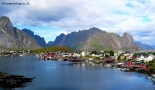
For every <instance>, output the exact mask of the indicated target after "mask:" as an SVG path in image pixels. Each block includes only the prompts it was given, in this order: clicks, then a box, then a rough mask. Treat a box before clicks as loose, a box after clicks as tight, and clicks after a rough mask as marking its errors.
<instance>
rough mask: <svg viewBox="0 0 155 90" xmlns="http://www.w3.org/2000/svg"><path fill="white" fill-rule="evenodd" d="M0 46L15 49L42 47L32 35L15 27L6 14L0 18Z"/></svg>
mask: <svg viewBox="0 0 155 90" xmlns="http://www.w3.org/2000/svg"><path fill="white" fill-rule="evenodd" d="M0 46H2V47H5V48H13V49H24V48H25V49H35V48H41V47H40V46H39V45H38V44H37V43H36V41H35V40H34V39H33V38H32V37H31V36H29V35H28V34H26V33H25V32H23V31H21V30H20V29H18V28H16V27H13V25H12V23H11V21H10V19H9V18H8V17H6V16H2V17H1V18H0Z"/></svg>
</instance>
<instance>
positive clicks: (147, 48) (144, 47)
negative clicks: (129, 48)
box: [135, 41, 155, 50]
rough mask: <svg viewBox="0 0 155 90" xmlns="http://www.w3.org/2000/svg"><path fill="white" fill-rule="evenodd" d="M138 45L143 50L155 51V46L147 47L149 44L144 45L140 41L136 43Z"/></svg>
mask: <svg viewBox="0 0 155 90" xmlns="http://www.w3.org/2000/svg"><path fill="white" fill-rule="evenodd" d="M135 42H136V44H137V45H138V46H139V47H140V48H141V49H143V50H153V49H155V48H154V47H153V46H151V45H147V44H144V43H141V42H138V41H135Z"/></svg>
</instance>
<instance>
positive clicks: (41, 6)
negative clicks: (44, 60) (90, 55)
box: [0, 0, 155, 45]
mask: <svg viewBox="0 0 155 90" xmlns="http://www.w3.org/2000/svg"><path fill="white" fill-rule="evenodd" d="M0 2H1V4H0V10H1V11H0V16H7V17H9V18H10V20H11V22H12V24H13V26H15V27H18V28H20V29H24V28H27V29H30V30H32V31H33V32H34V33H35V34H36V35H40V36H41V37H44V38H45V40H46V42H48V41H54V40H55V38H56V36H58V35H60V34H61V33H64V34H68V33H71V32H73V31H79V30H85V29H89V28H92V27H97V28H99V29H102V30H104V31H107V32H114V33H116V34H119V35H123V33H124V32H127V33H129V34H130V35H132V36H133V38H134V40H135V41H140V42H142V43H145V44H150V45H155V0H20V1H19V0H1V1H0ZM16 2H17V3H21V2H22V3H25V4H26V5H8V4H6V3H16Z"/></svg>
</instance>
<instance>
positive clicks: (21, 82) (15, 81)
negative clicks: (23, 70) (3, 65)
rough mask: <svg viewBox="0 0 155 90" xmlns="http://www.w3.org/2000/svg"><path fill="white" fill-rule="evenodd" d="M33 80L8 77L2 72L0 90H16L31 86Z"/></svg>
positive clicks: (14, 76)
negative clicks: (0, 89) (16, 89)
mask: <svg viewBox="0 0 155 90" xmlns="http://www.w3.org/2000/svg"><path fill="white" fill-rule="evenodd" d="M33 79H34V77H33V78H27V77H25V76H22V75H8V74H6V73H3V72H0V88H2V89H9V90H10V89H15V88H22V87H25V86H27V85H29V83H30V82H32V80H33Z"/></svg>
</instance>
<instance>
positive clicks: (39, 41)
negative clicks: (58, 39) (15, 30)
mask: <svg viewBox="0 0 155 90" xmlns="http://www.w3.org/2000/svg"><path fill="white" fill-rule="evenodd" d="M22 31H24V32H25V33H27V34H28V35H30V36H31V37H33V38H34V39H35V40H36V42H37V43H38V44H39V45H40V46H41V47H46V42H45V39H44V38H43V37H40V36H39V35H34V32H33V31H31V30H28V29H23V30H22Z"/></svg>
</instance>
